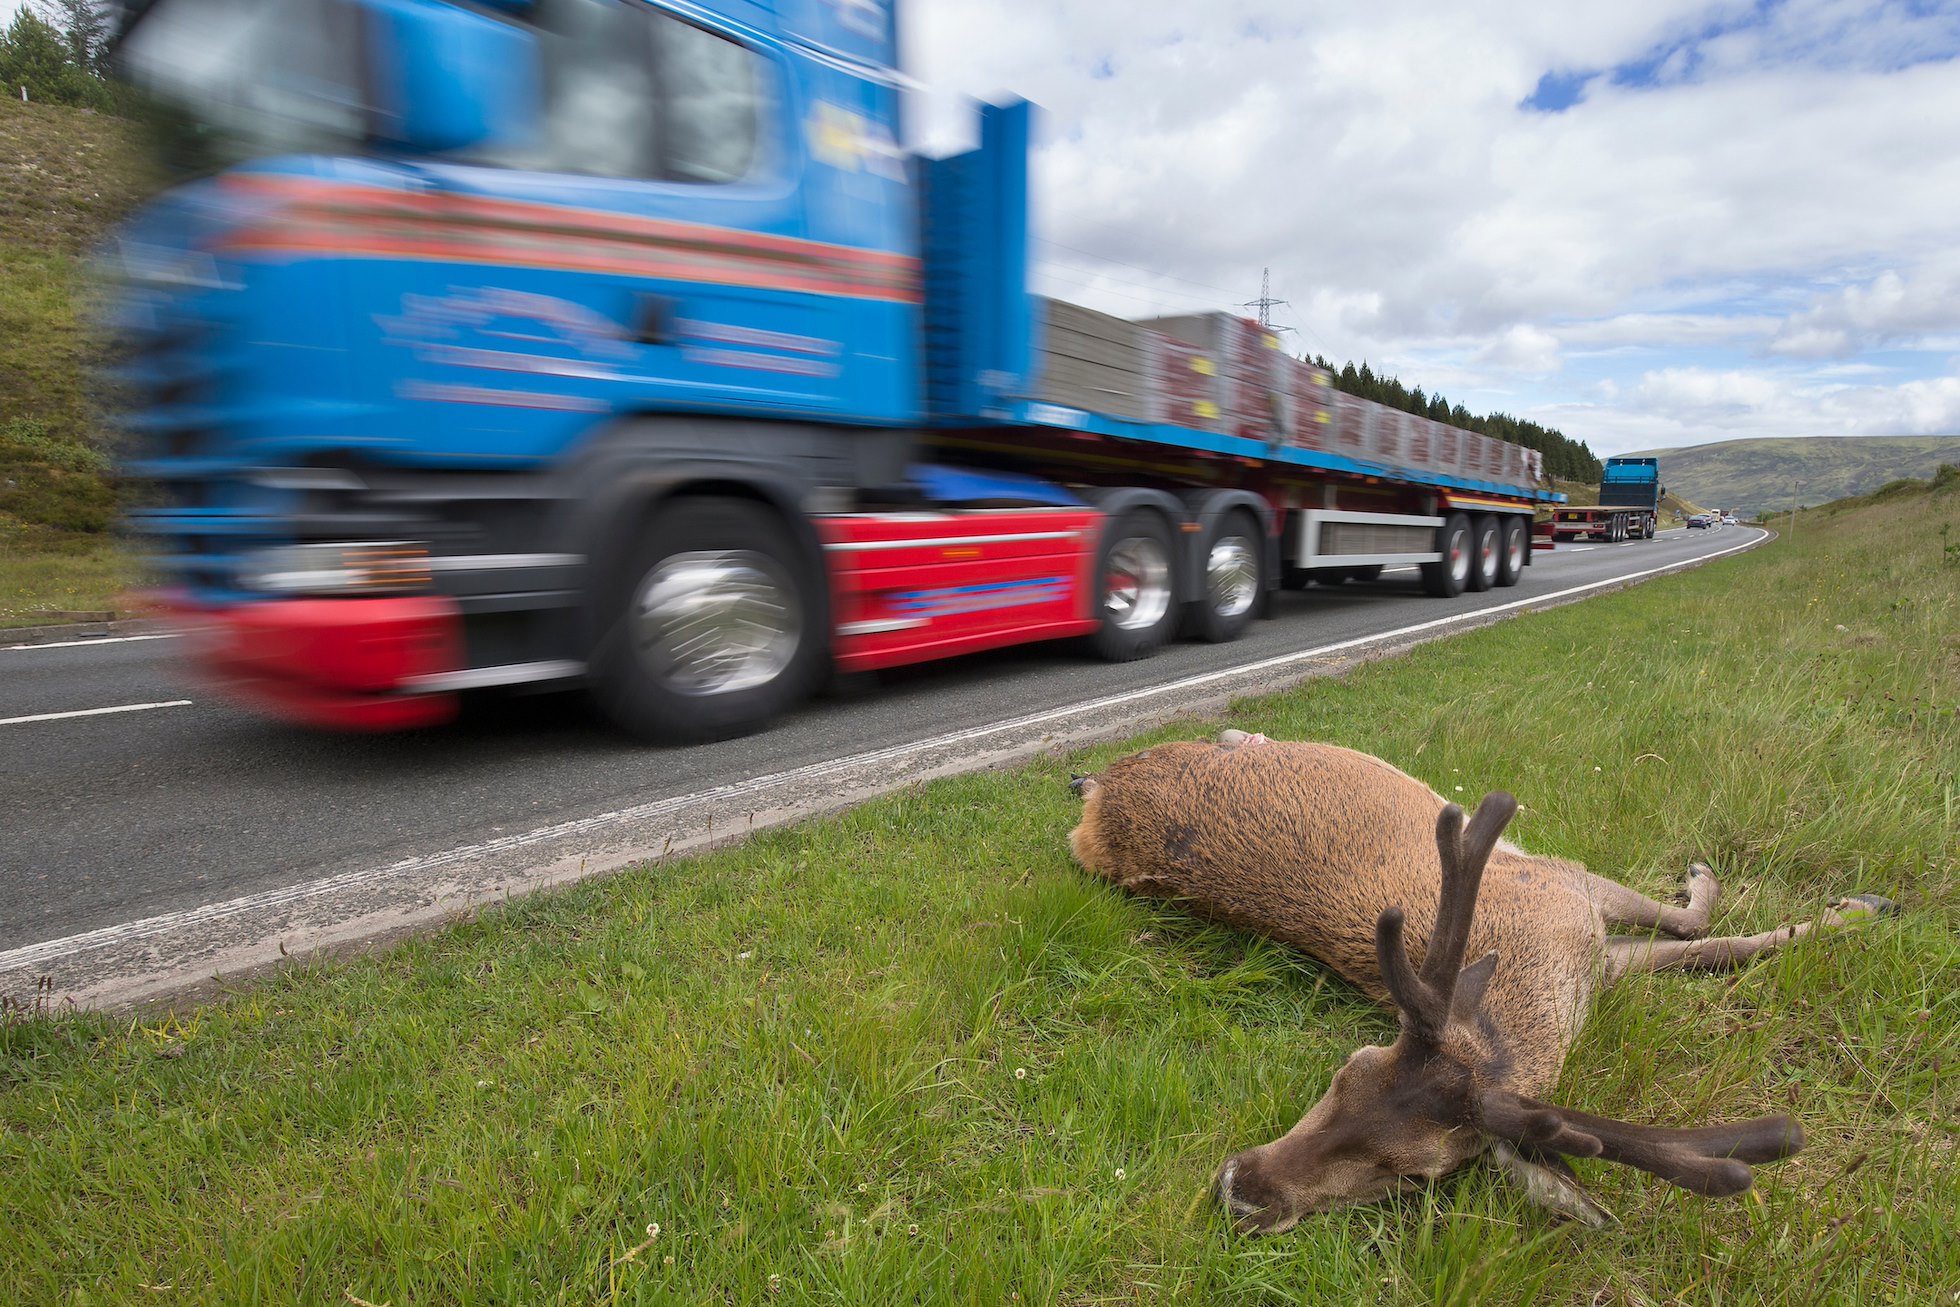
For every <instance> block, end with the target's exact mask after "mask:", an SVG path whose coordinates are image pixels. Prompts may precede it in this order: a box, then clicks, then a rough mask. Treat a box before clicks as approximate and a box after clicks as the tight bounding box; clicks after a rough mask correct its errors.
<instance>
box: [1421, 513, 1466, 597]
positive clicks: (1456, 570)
mask: <svg viewBox="0 0 1960 1307" xmlns="http://www.w3.org/2000/svg"><path fill="white" fill-rule="evenodd" d="M1470 549H1471V544H1470V519H1469V518H1468V517H1466V516H1464V515H1463V514H1462V513H1451V514H1450V515H1449V516H1448V517H1446V518H1444V519H1443V525H1441V526H1439V527H1437V528H1436V552H1437V553H1439V554H1441V555H1442V557H1441V558H1439V559H1437V560H1436V561H1435V562H1433V563H1424V564H1423V565H1422V588H1423V589H1424V590H1426V591H1428V592H1429V593H1430V594H1432V595H1434V596H1436V598H1438V599H1454V598H1456V596H1458V595H1460V594H1462V593H1463V589H1464V587H1465V586H1467V585H1469V584H1470Z"/></svg>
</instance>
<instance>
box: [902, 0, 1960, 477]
mask: <svg viewBox="0 0 1960 1307" xmlns="http://www.w3.org/2000/svg"><path fill="white" fill-rule="evenodd" d="M905 12H906V13H907V15H908V18H909V20H910V21H909V22H908V24H907V26H906V30H907V32H908V38H909V47H910V48H909V55H910V60H911V70H912V72H913V74H914V76H916V77H917V78H918V79H919V80H920V82H921V83H922V84H923V85H924V87H925V88H926V89H925V90H922V91H921V92H920V93H919V94H918V96H917V97H916V99H917V102H918V103H917V109H918V110H919V112H917V113H915V116H914V122H915V133H914V134H915V136H916V137H917V138H919V140H920V141H922V142H923V143H925V144H927V145H929V146H932V147H936V148H938V147H947V146H951V145H954V144H958V143H961V142H962V141H963V139H964V133H965V132H966V130H967V128H966V125H965V122H966V115H967V107H966V98H965V97H972V96H986V97H997V96H999V95H1001V94H1003V93H1006V92H1015V93H1019V94H1023V95H1026V96H1027V97H1028V98H1030V99H1033V100H1034V101H1036V102H1037V103H1038V104H1041V105H1042V106H1043V108H1044V116H1045V127H1044V130H1043V133H1042V136H1041V140H1042V145H1041V147H1040V150H1039V154H1038V158H1037V164H1036V193H1037V206H1038V207H1037V213H1038V225H1037V231H1038V240H1037V248H1038V250H1039V251H1040V253H1041V255H1042V258H1043V268H1042V274H1041V285H1040V287H1039V288H1040V289H1041V290H1043V291H1044V292H1045V293H1050V294H1055V295H1059V296H1061V297H1063V298H1068V299H1072V300H1075V301H1077V302H1081V303H1087V304H1090V305H1091V306H1093V307H1096V308H1101V309H1104V310H1107V311H1109V312H1112V313H1118V314H1122V315H1124V316H1135V317H1141V316H1145V315H1148V314H1151V313H1158V312H1173V311H1182V310H1186V309H1190V308H1198V307H1222V306H1225V305H1227V304H1234V303H1239V302H1243V301H1247V300H1251V299H1252V298H1253V297H1254V296H1256V295H1257V294H1258V290H1259V279H1260V275H1261V271H1262V270H1263V269H1265V268H1270V269H1271V271H1272V279H1273V293H1274V294H1275V295H1276V296H1277V297H1279V298H1281V299H1284V300H1287V301H1289V303H1288V304H1287V305H1286V306H1285V307H1282V308H1280V309H1278V310H1277V311H1276V313H1275V317H1276V320H1277V321H1280V322H1282V323H1284V324H1285V325H1287V326H1289V327H1291V328H1293V333H1292V334H1291V335H1290V336H1289V337H1288V339H1289V341H1290V342H1291V343H1293V344H1295V345H1296V346H1297V347H1298V348H1299V349H1302V350H1304V351H1306V352H1310V353H1320V354H1325V355H1326V356H1328V357H1329V358H1332V359H1334V360H1335V361H1337V362H1338V361H1343V360H1346V359H1350V358H1352V359H1356V360H1360V359H1364V358H1365V359H1366V360H1368V361H1369V362H1370V363H1371V364H1373V365H1374V366H1375V367H1376V368H1377V369H1383V370H1386V371H1389V372H1392V373H1394V374H1396V375H1398V376H1400V377H1401V378H1402V379H1403V380H1404V381H1405V382H1407V383H1409V384H1412V385H1421V386H1422V387H1423V388H1424V389H1425V390H1429V391H1436V390H1441V391H1442V393H1443V394H1444V395H1446V396H1447V397H1448V398H1449V399H1450V400H1452V401H1460V402H1462V403H1464V404H1466V405H1468V406H1470V407H1471V408H1473V409H1478V410H1482V411H1488V410H1492V409H1501V410H1505V411H1509V412H1513V413H1518V414H1521V415H1523V416H1528V417H1532V418H1535V419H1537V420H1539V421H1542V422H1546V423H1548V424H1551V425H1555V426H1558V427H1560V428H1561V429H1563V430H1564V431H1565V432H1566V434H1568V435H1570V436H1573V437H1575V438H1577V439H1582V440H1585V441H1586V442H1587V443H1588V444H1590V445H1591V446H1592V447H1593V449H1594V450H1595V451H1596V452H1598V453H1601V454H1609V453H1621V452H1627V451H1631V450H1635V449H1643V448H1655V447H1664V446H1671V445H1688V444H1700V443H1706V442H1708V441H1714V440H1726V439H1735V438H1747V437H1752V436H1785V435H1897V434H1954V433H1960V239H1956V236H1957V235H1960V0H1951V2H1948V3H1930V2H1928V0H1918V2H1901V3H1876V4H1862V3H1845V2H1843V0H1778V2H1775V3H1768V2H1759V0H1729V2H1726V3H1702V2H1698V0H1646V2H1645V3H1643V4H1641V5H1634V6H1605V5H1597V6H1594V5H1572V4H1569V3H1563V4H1546V3H1523V2H1521V0H1519V2H1512V3H1505V2H1502V0H1485V2H1464V3H1457V2H1453V0H1402V2H1401V3H1398V4H1395V5H1382V6H1358V5H1353V4H1345V3H1320V2H1319V0H1307V2H1306V3H1286V4H1262V3H1248V2H1246V0H1214V2H1213V3H1212V4H1210V5H1208V6H1206V7H1205V8H1204V10H1203V11H1200V10H1197V9H1194V8H1193V7H1192V6H1190V5H1189V4H1183V3H1180V4H1170V3H1166V2H1164V0H1072V2H1071V3H1070V4H1068V5H1066V6H1058V5H1052V4H1050V3H1048V2H1047V0H993V3H989V4H986V5H979V4H974V3H971V0H921V2H920V3H916V4H913V5H911V6H910V7H909V9H907V10H906V11H905Z"/></svg>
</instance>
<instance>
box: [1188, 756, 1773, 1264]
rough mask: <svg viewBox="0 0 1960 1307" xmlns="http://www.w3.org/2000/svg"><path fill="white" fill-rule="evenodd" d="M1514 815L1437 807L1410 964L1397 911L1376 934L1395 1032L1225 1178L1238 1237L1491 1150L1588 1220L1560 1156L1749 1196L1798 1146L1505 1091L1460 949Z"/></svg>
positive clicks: (1388, 1190)
mask: <svg viewBox="0 0 1960 1307" xmlns="http://www.w3.org/2000/svg"><path fill="white" fill-rule="evenodd" d="M1517 808H1518V804H1517V800H1516V799H1514V798H1512V797H1511V796H1510V795H1509V794H1504V793H1501V792H1500V793H1496V794H1492V795H1490V796H1488V797H1487V798H1485V800H1484V801H1483V803H1482V804H1480V805H1479V806H1478V808H1477V813H1476V816H1475V817H1473V818H1472V819H1471V820H1470V822H1469V825H1468V828H1467V829H1466V827H1465V823H1464V818H1463V809H1461V808H1459V807H1457V806H1456V805H1455V804H1450V805H1448V806H1447V807H1445V808H1444V809H1443V811H1442V813H1441V815H1440V816H1439V817H1438V819H1437V822H1436V849H1437V854H1438V856H1439V857H1440V859H1441V861H1442V892H1441V896H1440V900H1439V903H1438V908H1437V914H1436V924H1435V928H1434V930H1433V932H1432V933H1431V937H1430V940H1429V947H1428V949H1427V951H1426V952H1425V953H1424V956H1423V962H1422V967H1421V969H1420V970H1417V969H1416V968H1415V967H1413V966H1411V965H1410V963H1409V955H1408V952H1407V950H1406V949H1405V947H1404V945H1403V939H1402V934H1403V923H1404V913H1403V910H1402V909H1401V908H1399V907H1391V908H1388V909H1386V910H1384V911H1383V912H1382V914H1381V917H1380V919H1379V920H1378V921H1377V922H1376V924H1375V954H1376V959H1377V961H1378V963H1379V964H1380V968H1381V976H1382V981H1383V984H1384V986H1385V987H1386V988H1387V990H1388V993H1389V997H1390V998H1391V999H1392V1000H1393V1001H1394V1003H1395V1006H1396V1008H1397V1010H1398V1011H1399V1013H1400V1019H1401V1020H1400V1024H1401V1031H1400V1034H1399V1036H1398V1037H1397V1039H1396V1041H1395V1042H1394V1043H1393V1044H1392V1045H1390V1046H1388V1047H1386V1048H1382V1047H1368V1048H1362V1049H1359V1050H1357V1051H1356V1052H1355V1053H1354V1054H1353V1056H1351V1057H1349V1058H1348V1060H1347V1062H1346V1064H1345V1065H1343V1066H1342V1067H1341V1069H1340V1070H1339V1071H1337V1072H1335V1074H1334V1080H1333V1083H1332V1084H1331V1085H1329V1086H1328V1089H1327V1093H1326V1095H1325V1096H1324V1097H1323V1098H1322V1099H1321V1100H1320V1102H1318V1103H1316V1104H1315V1105H1314V1106H1313V1108H1312V1109H1311V1110H1310V1111H1309V1112H1308V1113H1307V1114H1306V1116H1304V1117H1302V1118H1301V1120H1300V1123H1299V1124H1298V1125H1296V1126H1295V1127H1293V1129H1292V1130H1290V1131H1288V1132H1287V1133H1286V1134H1285V1135H1284V1136H1282V1137H1281V1138H1279V1139H1276V1140H1274V1141H1273V1142H1272V1143H1269V1144H1265V1145H1262V1146H1260V1147H1258V1148H1252V1149H1248V1150H1246V1151H1245V1152H1242V1153H1239V1154H1237V1155H1236V1156H1234V1157H1232V1158H1230V1159H1228V1160H1227V1161H1226V1163H1225V1164H1224V1166H1223V1167H1221V1168H1220V1170H1219V1173H1218V1179H1217V1184H1216V1189H1217V1195H1218V1199H1219V1201H1220V1202H1221V1203H1222V1204H1223V1205H1224V1206H1225V1208H1226V1210H1227V1211H1229V1212H1230V1213H1231V1214H1232V1216H1233V1217H1234V1219H1235V1222H1236V1224H1237V1226H1238V1228H1239V1229H1240V1230H1241V1231H1242V1232H1245V1233H1250V1234H1276V1233H1279V1232H1280V1231H1282V1230H1286V1229H1290V1228H1291V1227H1292V1226H1293V1225H1294V1224H1295V1223H1296V1222H1298V1221H1299V1219H1300V1218H1301V1217H1302V1216H1306V1215H1308V1214H1310V1213H1313V1212H1319V1211H1325V1210H1328V1209H1330V1208H1334V1207H1341V1206H1346V1205H1349V1204H1353V1203H1366V1202H1373V1201H1376V1200H1378V1199H1381V1198H1385V1197H1387V1196H1389V1195H1390V1194H1392V1193H1395V1192H1397V1191H1398V1190H1401V1189H1405V1188H1410V1187H1413V1186H1416V1185H1419V1184H1422V1183H1425V1182H1427V1181H1429V1180H1433V1179H1436V1178H1438V1177H1440V1176H1442V1175H1444V1174H1447V1173H1448V1172H1450V1171H1452V1170H1454V1169H1456V1168H1457V1167H1458V1166H1461V1165H1462V1164H1463V1163H1465V1162H1467V1161H1469V1160H1470V1159H1471V1158H1473V1157H1476V1156H1477V1155H1478V1154H1480V1153H1483V1152H1484V1151H1486V1150H1487V1149H1488V1150H1490V1151H1492V1152H1493V1153H1494V1154H1495V1156H1496V1157H1497V1159H1498V1160H1499V1162H1500V1163H1501V1164H1502V1165H1503V1166H1504V1168H1505V1169H1506V1170H1507V1171H1509V1172H1510V1173H1511V1174H1512V1175H1513V1177H1514V1178H1517V1179H1519V1180H1521V1181H1522V1182H1523V1183H1524V1185H1525V1188H1526V1192H1527V1193H1528V1194H1530V1196H1531V1197H1532V1198H1533V1199H1535V1200H1536V1201H1538V1202H1540V1203H1543V1204H1545V1205H1547V1206H1550V1207H1552V1208H1554V1209H1555V1210H1557V1211H1560V1212H1562V1213H1564V1214H1566V1215H1568V1216H1572V1217H1575V1218H1577V1219H1580V1220H1583V1221H1586V1222H1588V1223H1589V1224H1594V1225H1599V1224H1604V1223H1606V1222H1607V1221H1609V1220H1610V1219H1611V1218H1610V1216H1608V1214H1607V1213H1606V1211H1605V1209H1604V1208H1602V1207H1600V1206H1599V1204H1598V1203H1596V1202H1595V1201H1594V1200H1593V1199H1592V1198H1591V1196H1590V1195H1588V1194H1587V1193H1586V1192H1585V1190H1584V1189H1583V1188H1582V1187H1581V1186H1580V1184H1579V1180H1578V1177H1577V1176H1576V1175H1575V1174H1574V1173H1573V1171H1572V1168H1571V1166H1570V1165H1569V1164H1568V1163H1567V1162H1566V1161H1565V1159H1566V1158H1568V1157H1604V1158H1606V1159H1608V1160H1609V1161H1615V1162H1621V1163H1624V1164H1626V1165H1628V1166H1634V1167H1638V1168H1639V1169H1641V1170H1643V1171H1647V1172H1650V1173H1651V1174H1654V1175H1657V1176H1659V1177H1661V1178H1662V1179H1664V1180H1667V1181H1668V1182H1670V1183H1672V1184H1676V1185H1680V1186H1681V1187H1682V1188H1684V1189H1688V1190H1691V1191H1693V1192H1695V1193H1698V1194H1705V1195H1709V1196H1718V1195H1725V1194H1737V1193H1741V1192H1743V1191H1744V1190H1746V1189H1748V1188H1749V1186H1750V1183H1751V1174H1750V1170H1749V1167H1750V1165H1751V1164H1754V1163H1758V1162H1768V1161H1775V1160H1777V1159H1779V1158H1783V1157H1788V1156H1789V1155H1790V1154H1792V1153H1794V1152H1796V1151H1797V1149H1799V1148H1801V1147H1802V1146H1803V1132H1802V1130H1801V1129H1800V1128H1799V1127H1798V1125H1797V1123H1796V1122H1795V1121H1793V1120H1791V1119H1790V1118H1789V1117H1786V1116H1770V1117H1761V1118H1758V1119H1756V1120H1753V1121H1745V1122H1741V1123H1738V1124H1735V1125H1717V1126H1708V1127H1704V1128H1700V1129H1688V1130H1667V1129H1655V1128H1652V1127H1647V1126H1638V1125H1630V1124H1627V1123H1625V1122H1621V1121H1613V1120H1609V1119H1607V1118H1604V1117H1596V1116H1590V1115H1587V1114H1586V1113H1583V1112H1575V1111H1572V1110H1570V1109H1568V1108H1563V1107H1556V1106H1553V1105H1551V1104H1547V1103H1541V1102H1538V1101H1536V1100H1534V1099H1530V1098H1526V1097H1524V1096H1522V1095H1519V1094H1515V1093H1512V1092H1510V1091H1508V1090H1506V1089H1504V1088H1502V1087H1501V1085H1500V1084H1499V1080H1500V1077H1501V1070H1502V1066H1503V1062H1504V1057H1505V1050H1504V1049H1503V1048H1502V1047H1501V1046H1500V1044H1499V1037H1498V1034H1497V1028H1496V1026H1495V1025H1494V1024H1493V1023H1491V1022H1490V1021H1488V1020H1486V1019H1485V1014H1484V1010H1483V1003H1484V994H1485V990H1486V988H1487V987H1488V986H1489V984H1490V980H1491V977H1492V976H1493V975H1494V974H1495V973H1496V970H1497V966H1498V957H1497V954H1496V953H1495V952H1491V953H1487V954H1485V955H1484V956H1483V957H1481V958H1479V959H1478V960H1477V961H1475V962H1473V963H1471V964H1470V965H1469V966H1467V967H1466V966H1464V965H1463V954H1464V950H1465V948H1466V946H1467V945H1468V943H1469V939H1470V921H1471V917H1472V914H1473V913H1474V911H1475V909H1476V903H1477V890H1478V886H1479V884H1480V883H1481V881H1482V878H1483V871H1484V864H1485V862H1487V861H1488V860H1489V858H1490V854H1491V851H1492V849H1494V848H1495V847H1496V845H1497V840H1498V837H1499V836H1500V835H1501V834H1502V833H1503V830H1504V827H1505V826H1506V825H1507V824H1508V823H1509V822H1510V820H1511V818H1512V816H1513V815H1514V814H1515V813H1516V812H1517Z"/></svg>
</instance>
